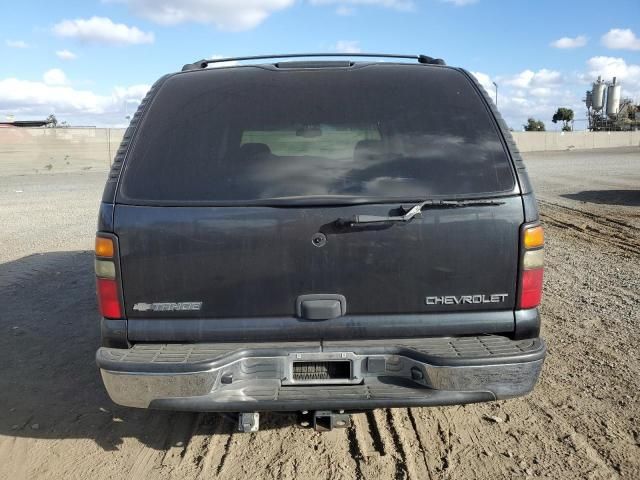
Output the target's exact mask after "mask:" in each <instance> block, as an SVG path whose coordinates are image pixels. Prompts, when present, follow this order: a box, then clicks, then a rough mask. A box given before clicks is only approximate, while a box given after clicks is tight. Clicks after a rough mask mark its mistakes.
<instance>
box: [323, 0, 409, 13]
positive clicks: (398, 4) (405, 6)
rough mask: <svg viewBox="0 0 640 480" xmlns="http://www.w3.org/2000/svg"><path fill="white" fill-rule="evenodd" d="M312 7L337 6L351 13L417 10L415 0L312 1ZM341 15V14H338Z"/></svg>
mask: <svg viewBox="0 0 640 480" xmlns="http://www.w3.org/2000/svg"><path fill="white" fill-rule="evenodd" d="M310 3H311V5H337V6H338V10H340V8H343V9H347V10H343V11H347V12H349V13H353V11H354V7H361V6H362V7H369V6H375V7H384V8H392V9H395V10H401V11H411V10H413V9H414V8H415V2H414V1H413V0H310ZM337 13H339V12H337Z"/></svg>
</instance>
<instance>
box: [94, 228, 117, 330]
mask: <svg viewBox="0 0 640 480" xmlns="http://www.w3.org/2000/svg"><path fill="white" fill-rule="evenodd" d="M116 245H117V244H116V238H115V237H114V236H113V235H109V234H104V233H98V235H97V236H96V259H95V268H96V277H97V278H96V291H97V293H98V305H99V307H100V313H101V314H102V316H103V317H105V318H113V319H117V318H122V304H121V302H120V286H119V284H118V273H117V269H116V262H117V261H118V258H117V257H118V255H117V249H116Z"/></svg>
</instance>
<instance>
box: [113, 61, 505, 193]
mask: <svg viewBox="0 0 640 480" xmlns="http://www.w3.org/2000/svg"><path fill="white" fill-rule="evenodd" d="M514 182H515V180H514V174H513V170H512V166H511V162H510V159H509V157H508V156H507V153H506V151H505V148H504V146H503V143H502V141H501V138H500V136H499V133H498V130H497V128H496V125H495V122H494V120H493V119H492V117H491V116H490V113H489V112H488V110H487V108H486V105H485V104H484V102H483V100H482V98H481V97H480V95H479V93H478V92H477V90H476V89H475V88H474V87H473V85H472V84H471V82H470V81H469V79H468V78H466V76H465V75H464V74H463V73H461V72H459V71H457V70H455V69H450V68H442V67H425V66H421V65H370V66H364V67H356V68H351V69H314V70H287V71H278V70H274V69H266V68H260V67H242V68H230V69H220V70H217V71H214V70H213V69H212V70H208V71H199V72H189V73H185V74H178V75H175V76H173V77H171V78H169V79H168V80H167V82H166V83H165V84H164V85H163V86H162V87H161V89H160V91H159V92H158V94H157V97H156V98H155V99H154V101H153V102H152V104H151V106H150V108H149V110H148V111H147V113H146V115H145V117H144V119H143V121H142V123H141V125H140V129H139V132H138V133H137V135H136V139H135V142H134V145H133V148H132V150H131V152H130V153H129V157H128V159H127V161H126V168H125V171H124V174H123V179H122V182H121V187H120V192H119V194H118V201H119V202H122V203H131V204H136V203H143V204H149V203H158V204H174V203H178V204H181V203H190V202H194V203H203V202H204V203H206V202H212V203H215V202H246V201H253V200H265V199H274V198H278V199H281V198H286V197H307V196H308V197H314V196H337V197H345V198H348V197H374V198H379V199H380V200H381V201H382V200H385V199H423V198H425V199H426V198H438V197H467V196H468V197H473V196H487V195H496V194H503V193H505V192H510V191H513V189H514V186H515V183H514Z"/></svg>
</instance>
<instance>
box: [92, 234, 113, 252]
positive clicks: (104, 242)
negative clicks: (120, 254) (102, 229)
mask: <svg viewBox="0 0 640 480" xmlns="http://www.w3.org/2000/svg"><path fill="white" fill-rule="evenodd" d="M114 252H115V249H114V248H113V240H111V239H110V238H105V237H96V256H97V257H113V254H114Z"/></svg>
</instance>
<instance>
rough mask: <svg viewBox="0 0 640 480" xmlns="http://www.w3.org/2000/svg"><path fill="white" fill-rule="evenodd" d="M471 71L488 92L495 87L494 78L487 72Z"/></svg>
mask: <svg viewBox="0 0 640 480" xmlns="http://www.w3.org/2000/svg"><path fill="white" fill-rule="evenodd" d="M471 73H472V75H473V76H474V77H476V80H478V82H479V83H480V85H482V86H483V87H484V89H485V90H486V91H487V92H491V91H492V90H493V89H494V88H495V87H494V85H493V80H492V79H491V77H490V76H489V75H487V74H486V73H482V72H471Z"/></svg>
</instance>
